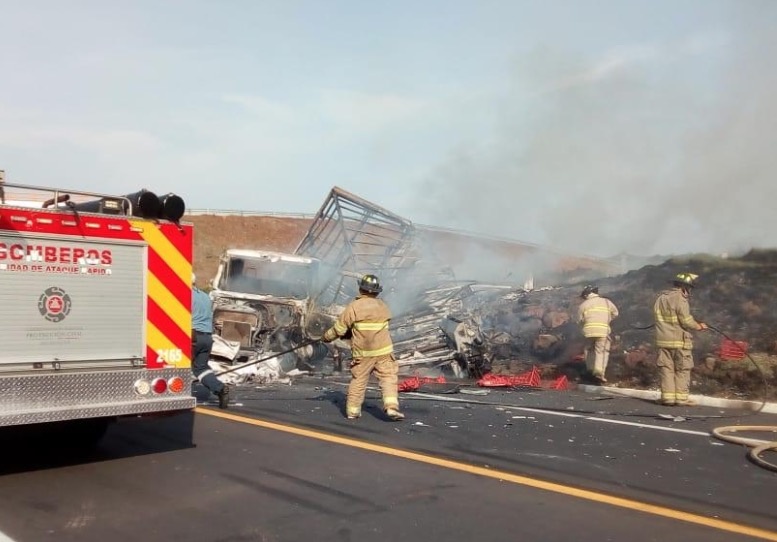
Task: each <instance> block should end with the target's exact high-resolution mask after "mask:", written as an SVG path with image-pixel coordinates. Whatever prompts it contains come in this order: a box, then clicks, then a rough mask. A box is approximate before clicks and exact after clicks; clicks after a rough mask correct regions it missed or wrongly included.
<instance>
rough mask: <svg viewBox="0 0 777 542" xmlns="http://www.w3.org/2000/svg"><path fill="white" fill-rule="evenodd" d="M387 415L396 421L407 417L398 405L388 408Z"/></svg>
mask: <svg viewBox="0 0 777 542" xmlns="http://www.w3.org/2000/svg"><path fill="white" fill-rule="evenodd" d="M386 416H388V417H389V418H390V419H391V420H393V421H395V422H398V421H400V420H404V419H405V415H404V414H402V413H401V412H400V411H399V408H397V407H388V408H386Z"/></svg>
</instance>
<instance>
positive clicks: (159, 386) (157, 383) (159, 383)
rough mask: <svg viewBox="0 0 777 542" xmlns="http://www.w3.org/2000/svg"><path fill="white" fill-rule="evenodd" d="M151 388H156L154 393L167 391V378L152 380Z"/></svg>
mask: <svg viewBox="0 0 777 542" xmlns="http://www.w3.org/2000/svg"><path fill="white" fill-rule="evenodd" d="M151 389H152V390H154V393H164V392H166V391H167V380H165V379H164V378H155V379H154V381H153V382H151Z"/></svg>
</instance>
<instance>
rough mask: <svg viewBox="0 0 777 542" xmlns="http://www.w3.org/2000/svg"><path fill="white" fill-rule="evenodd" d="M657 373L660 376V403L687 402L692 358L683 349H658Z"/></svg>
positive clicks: (689, 353) (689, 352)
mask: <svg viewBox="0 0 777 542" xmlns="http://www.w3.org/2000/svg"><path fill="white" fill-rule="evenodd" d="M656 364H657V365H658V371H659V374H660V375H661V401H663V402H664V403H684V402H685V401H687V400H688V389H689V388H690V384H691V369H693V357H692V355H691V351H690V350H685V349H683V348H659V349H658V359H657V362H656Z"/></svg>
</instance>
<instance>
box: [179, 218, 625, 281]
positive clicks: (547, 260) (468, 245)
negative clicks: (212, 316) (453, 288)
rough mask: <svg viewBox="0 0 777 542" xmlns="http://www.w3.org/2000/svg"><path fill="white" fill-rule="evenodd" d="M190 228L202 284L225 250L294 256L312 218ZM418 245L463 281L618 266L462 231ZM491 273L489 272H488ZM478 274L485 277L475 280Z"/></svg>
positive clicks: (599, 272) (423, 232) (207, 222)
mask: <svg viewBox="0 0 777 542" xmlns="http://www.w3.org/2000/svg"><path fill="white" fill-rule="evenodd" d="M185 220H186V221H187V222H190V223H192V224H193V225H194V272H195V273H196V274H197V276H198V277H200V279H199V280H200V284H201V285H205V284H207V282H208V281H209V280H210V279H211V278H213V276H214V275H215V273H216V269H217V267H218V258H219V255H220V254H221V253H222V252H223V251H224V250H226V249H228V248H244V249H261V250H277V251H279V252H293V251H294V250H295V249H296V247H297V245H298V244H299V243H300V241H301V240H302V239H303V237H304V236H305V234H306V233H307V231H308V228H309V227H310V224H311V222H312V220H311V219H307V218H293V217H277V216H239V215H226V216H221V215H189V216H187V217H186V219H185ZM418 235H419V238H420V244H421V245H422V246H423V247H424V249H425V250H428V254H427V256H428V257H431V258H433V259H434V260H435V261H436V262H438V263H439V265H440V266H450V267H453V268H455V270H456V272H457V275H460V277H459V278H462V279H476V280H481V281H490V280H494V279H495V278H496V277H497V276H498V277H499V278H500V279H505V278H507V279H508V280H513V281H515V282H516V283H519V284H520V283H522V282H523V280H524V279H525V278H526V277H527V276H529V275H532V276H533V277H535V278H536V279H538V280H539V282H540V285H541V284H542V281H543V280H544V281H545V282H547V283H550V284H557V283H558V282H571V281H574V280H576V279H577V280H583V279H584V278H585V277H586V276H589V275H593V276H603V275H611V274H614V273H617V272H618V271H619V267H618V265H616V264H615V263H613V262H610V261H607V260H601V259H596V258H587V257H584V256H574V255H564V254H559V253H557V252H554V251H550V250H547V249H545V248H543V247H539V246H536V245H531V244H528V243H521V242H518V241H510V240H506V239H498V238H493V237H487V236H479V235H474V234H470V233H466V232H456V231H451V230H443V229H435V228H424V227H418ZM490 272H491V273H490ZM479 273H486V275H487V276H485V278H484V277H483V276H477V275H478V274H479Z"/></svg>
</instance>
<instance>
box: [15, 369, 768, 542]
mask: <svg viewBox="0 0 777 542" xmlns="http://www.w3.org/2000/svg"><path fill="white" fill-rule="evenodd" d="M344 390H345V388H344V386H343V385H342V384H340V383H338V382H336V381H335V380H332V379H330V380H321V381H317V380H312V379H307V380H303V381H298V382H296V383H295V384H294V385H291V386H288V385H273V386H268V387H254V386H249V387H244V388H241V389H239V390H237V393H236V404H235V405H233V407H232V408H231V409H230V410H228V411H220V410H218V409H215V408H213V407H212V406H209V405H208V403H205V404H204V405H203V406H202V407H200V408H198V411H197V413H196V414H193V415H182V416H176V417H172V418H163V419H157V420H124V421H122V422H120V423H118V424H116V425H115V426H113V427H111V428H110V429H109V431H108V434H107V435H106V437H105V439H104V440H103V442H102V444H101V446H100V447H99V449H98V450H97V451H96V452H95V453H94V454H92V455H90V456H88V457H77V458H68V457H66V456H63V455H62V454H60V453H59V452H58V448H57V447H56V446H51V447H37V448H34V449H29V447H25V446H24V445H23V443H20V445H18V446H16V445H14V444H12V443H11V444H9V443H5V442H4V443H3V447H4V449H6V450H8V452H9V453H6V454H4V460H3V466H2V468H0V531H1V532H2V533H4V534H5V536H6V537H7V538H10V539H11V540H14V541H16V542H27V541H33V542H37V541H40V540H57V541H60V540H62V541H70V540H79V541H101V542H102V541H111V542H119V541H125V540H127V541H129V540H146V541H157V540H159V541H174V540H182V541H183V540H186V541H214V542H215V541H253V540H257V541H300V540H307V539H314V540H320V541H329V540H332V541H350V540H361V541H364V540H370V541H381V540H391V541H394V540H413V541H414V540H451V541H469V540H478V541H491V540H494V541H497V540H498V541H513V540H542V541H556V540H558V541H561V540H563V541H568V540H580V541H597V542H602V541H607V540H613V541H621V540H627V539H629V540H640V541H641V540H660V541H661V542H669V541H673V540H678V541H679V540H682V541H683V542H686V541H688V540H702V539H703V540H705V542H715V541H721V542H722V541H724V540H725V541H737V540H754V539H766V540H777V513H775V510H774V502H777V500H776V498H777V473H772V472H770V471H767V470H764V469H761V468H759V467H757V466H755V465H753V464H752V463H750V462H749V461H748V460H747V459H746V450H745V449H744V448H742V447H740V446H737V445H733V444H724V443H721V442H718V441H716V440H715V439H713V438H710V437H709V431H710V429H711V428H713V427H716V426H721V425H736V424H747V425H777V416H770V415H761V414H759V415H755V416H740V415H741V414H742V413H741V412H721V411H719V410H717V409H708V408H702V407H696V408H683V409H676V408H675V409H667V408H661V407H657V406H655V405H652V404H649V403H646V402H643V401H639V400H635V399H629V398H605V397H602V396H596V395H591V394H584V393H577V392H550V391H546V392H537V391H510V392H508V391H505V392H500V391H492V392H491V393H490V394H489V395H488V396H485V397H479V396H465V395H462V394H455V395H447V394H441V395H429V394H418V395H415V396H407V395H405V396H404V397H403V410H404V411H405V413H406V414H407V415H408V419H407V420H405V421H404V422H398V423H394V422H389V421H386V420H384V419H383V417H382V415H381V412H380V409H379V401H378V400H377V397H378V395H377V393H375V392H370V394H369V395H368V400H367V403H366V405H367V408H366V409H365V414H364V416H363V417H362V418H361V419H359V420H357V421H348V420H345V419H344V418H343V417H342V413H341V408H342V403H343V400H344ZM451 400H453V401H451ZM481 403H487V404H481ZM662 415H663V416H662ZM679 415H684V416H685V417H684V418H683V419H682V420H680V419H679V418H676V417H677V416H679ZM732 415H733V416H734V417H731V418H712V417H711V416H732ZM688 416H704V417H688ZM670 417H671V418H670ZM0 540H2V536H1V535H0Z"/></svg>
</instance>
